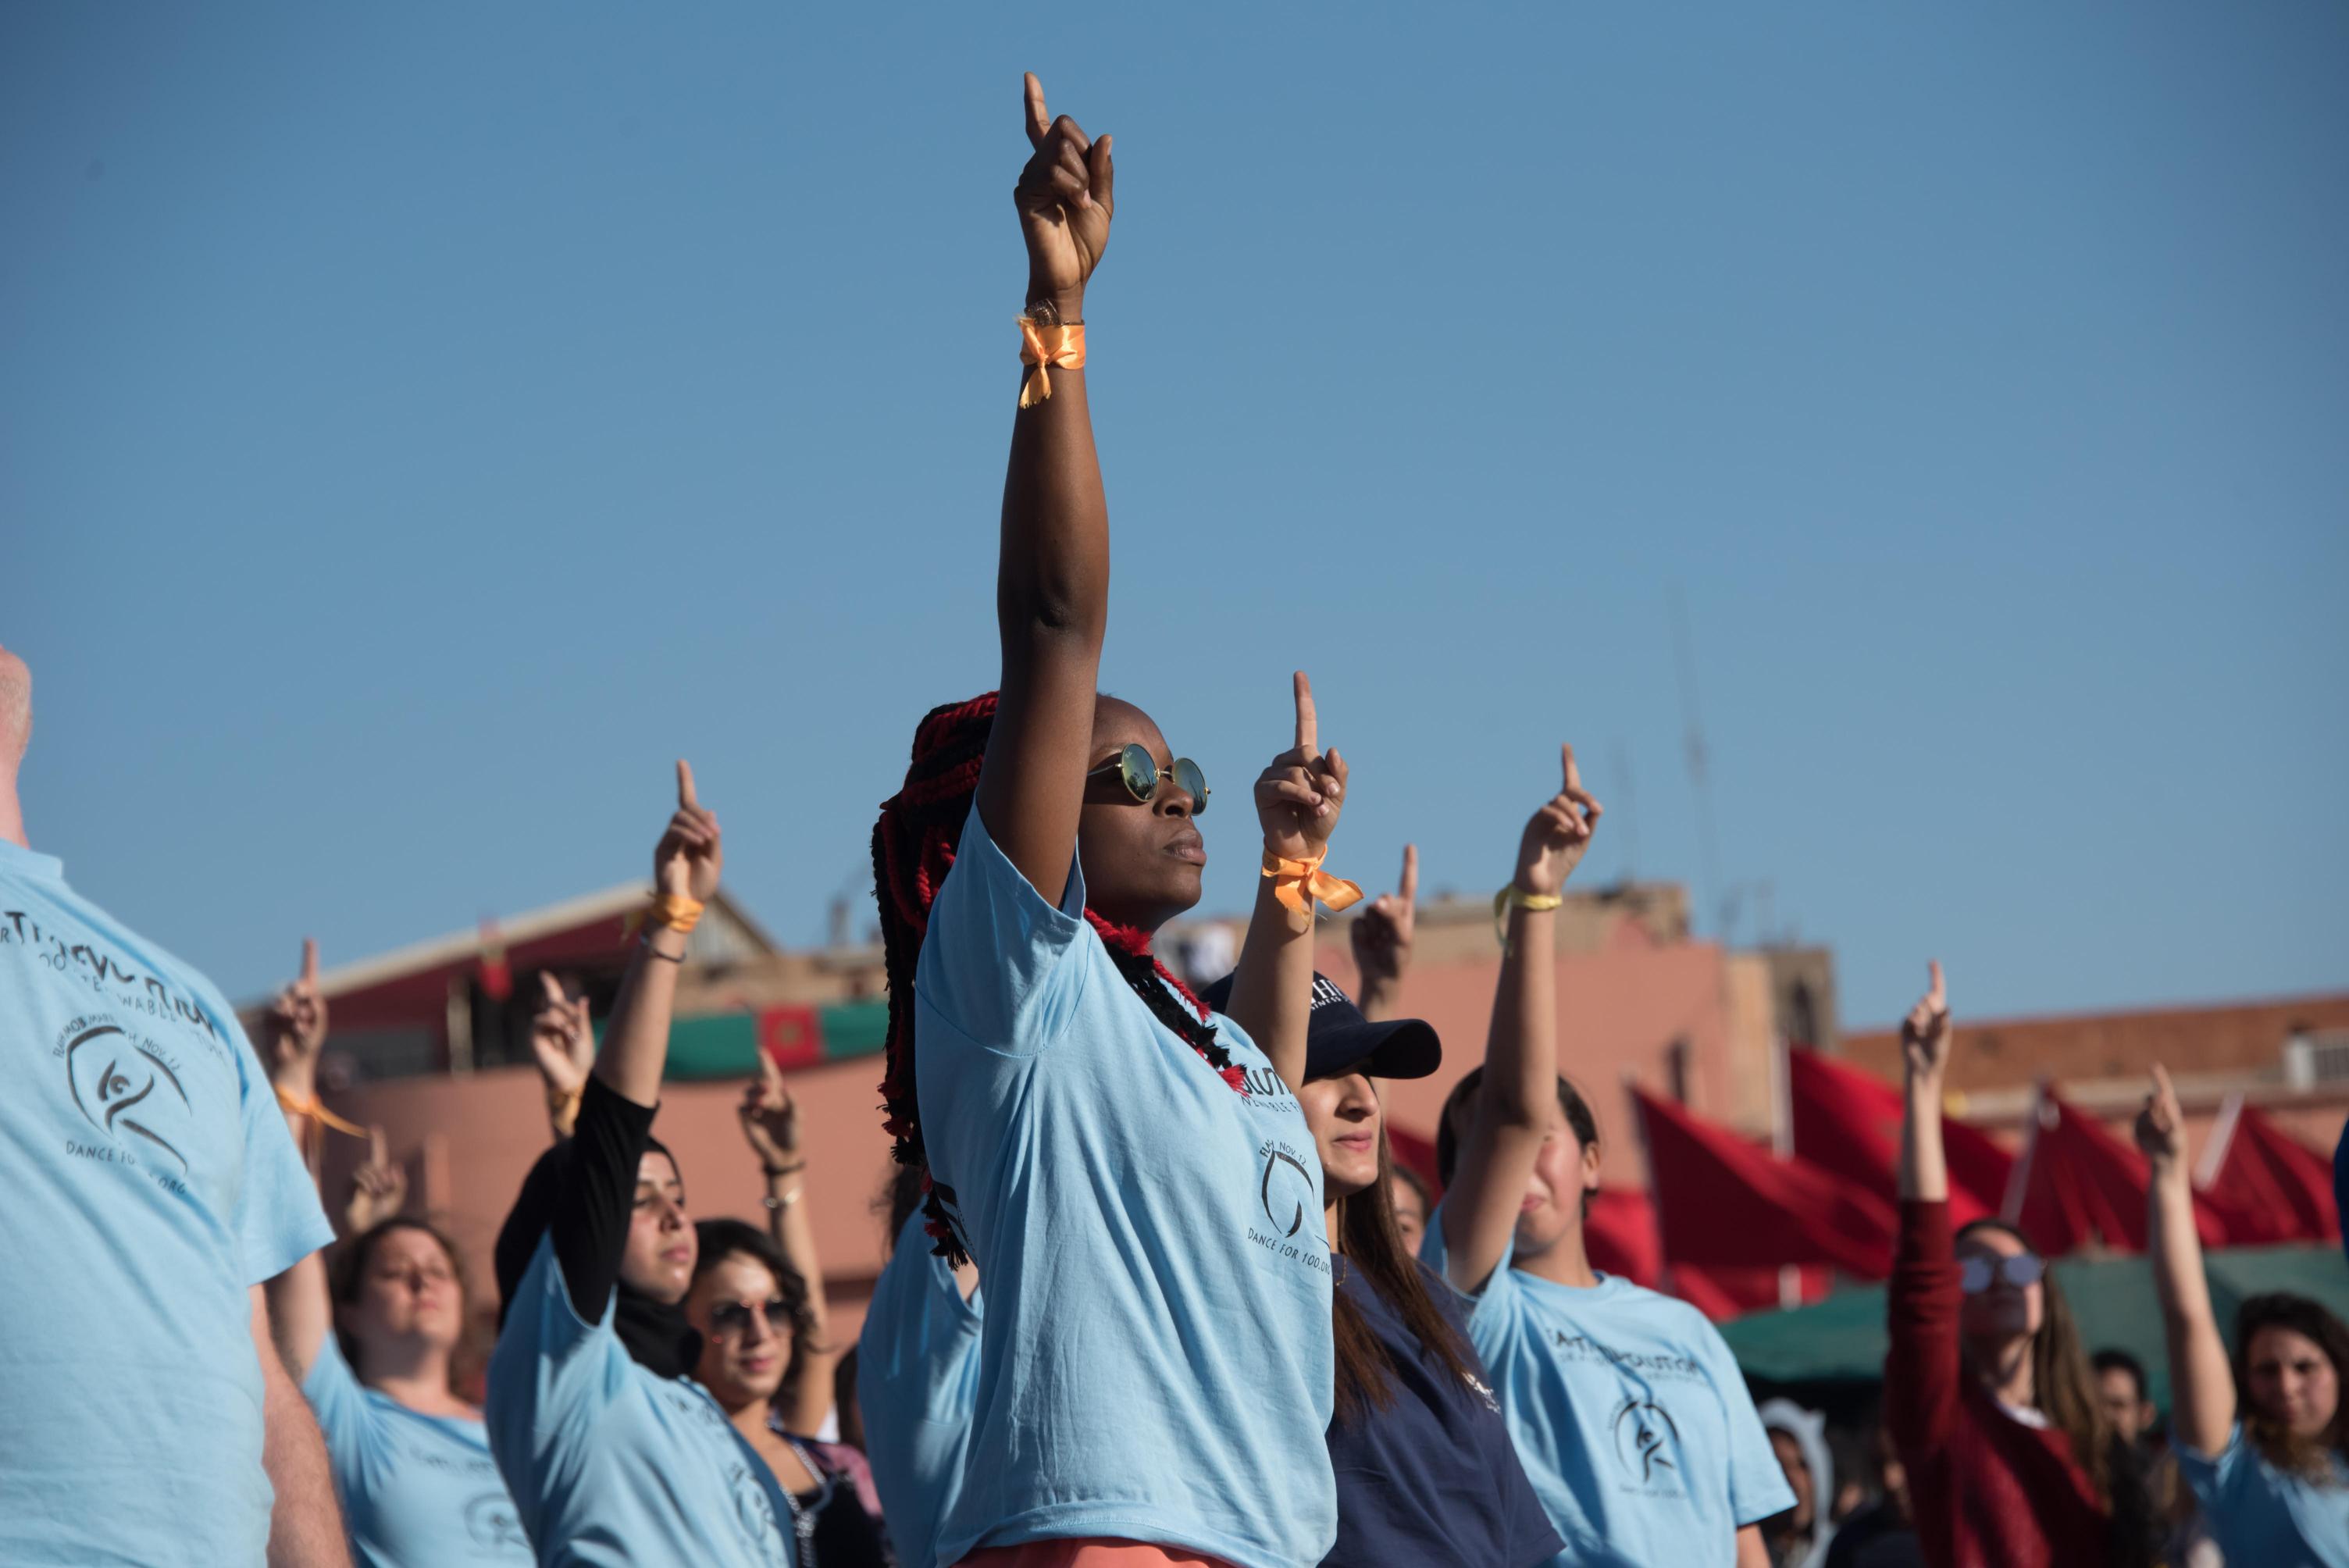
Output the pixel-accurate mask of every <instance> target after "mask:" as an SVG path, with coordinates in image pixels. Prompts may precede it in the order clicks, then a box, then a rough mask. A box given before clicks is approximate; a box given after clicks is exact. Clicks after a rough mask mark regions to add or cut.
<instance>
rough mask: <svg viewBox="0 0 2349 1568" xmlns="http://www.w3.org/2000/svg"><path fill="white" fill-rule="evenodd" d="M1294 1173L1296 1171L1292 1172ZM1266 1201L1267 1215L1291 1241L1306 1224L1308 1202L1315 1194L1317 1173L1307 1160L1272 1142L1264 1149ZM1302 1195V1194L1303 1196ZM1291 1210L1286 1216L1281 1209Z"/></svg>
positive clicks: (1262, 1193)
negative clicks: (1315, 1173)
mask: <svg viewBox="0 0 2349 1568" xmlns="http://www.w3.org/2000/svg"><path fill="white" fill-rule="evenodd" d="M1292 1173H1293V1174H1292ZM1259 1193H1260V1196H1261V1198H1262V1201H1263V1203H1264V1217H1265V1218H1266V1219H1267V1220H1268V1221H1270V1222H1272V1228H1273V1229H1274V1230H1276V1231H1278V1232H1279V1233H1280V1238H1281V1240H1283V1241H1287V1240H1288V1238H1289V1237H1291V1236H1293V1235H1295V1234H1296V1233H1298V1231H1299V1229H1301V1228H1302V1227H1303V1226H1304V1223H1305V1207H1306V1204H1305V1201H1306V1199H1308V1198H1310V1197H1311V1196H1312V1195H1313V1173H1312V1172H1311V1171H1308V1170H1306V1169H1305V1166H1304V1163H1303V1162H1302V1161H1299V1159H1298V1158H1297V1157H1296V1156H1295V1155H1293V1154H1291V1153H1289V1152H1288V1150H1285V1149H1278V1148H1274V1147H1272V1146H1270V1145H1268V1146H1267V1147H1266V1149H1265V1150H1264V1180H1263V1181H1262V1182H1261V1183H1259ZM1300 1194H1301V1196H1300ZM1283 1208H1289V1209H1291V1211H1292V1212H1290V1213H1289V1214H1288V1217H1286V1218H1283V1217H1282V1215H1281V1213H1280V1211H1281V1209H1283Z"/></svg>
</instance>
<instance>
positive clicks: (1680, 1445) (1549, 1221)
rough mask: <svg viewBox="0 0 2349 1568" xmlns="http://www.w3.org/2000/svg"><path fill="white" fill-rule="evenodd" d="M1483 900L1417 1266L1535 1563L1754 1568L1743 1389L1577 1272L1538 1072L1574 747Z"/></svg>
mask: <svg viewBox="0 0 2349 1568" xmlns="http://www.w3.org/2000/svg"><path fill="white" fill-rule="evenodd" d="M1561 761H1562V764H1563V769H1564V773H1565V781H1564V784H1563V786H1562V787H1561V788H1560V789H1559V790H1558V792H1557V795H1556V796H1554V797H1553V798H1552V799H1550V800H1549V801H1548V802H1547V804H1545V805H1544V806H1543V807H1542V808H1541V809H1540V810H1537V811H1536V812H1535V813H1534V814H1533V817H1532V819H1531V820H1528V821H1527V822H1526V829H1525V832H1524V835H1523V836H1522V837H1521V839H1520V840H1519V841H1518V845H1517V865H1516V875H1515V876H1513V877H1512V878H1511V879H1510V880H1509V882H1507V883H1506V884H1505V885H1504V886H1503V887H1502V889H1501V891H1500V892H1498V893H1497V894H1495V896H1494V900H1493V908H1494V911H1495V918H1496V919H1499V920H1502V921H1504V922H1505V925H1504V934H1503V942H1502V953H1501V975H1500V981H1499V985H1498V989H1497V991H1496V992H1495V996H1494V999H1493V1023H1492V1032H1491V1034H1490V1036H1489V1037H1487V1041H1486V1044H1485V1065H1484V1067H1483V1068H1480V1069H1478V1070H1477V1071H1476V1072H1474V1073H1471V1074H1470V1075H1469V1076H1468V1077H1467V1078H1464V1079H1462V1080H1461V1082H1460V1084H1459V1085H1458V1086H1457V1087H1455V1088H1454V1090H1453V1092H1452V1095H1451V1098H1450V1099H1448V1100H1447V1101H1446V1102H1445V1105H1444V1120H1443V1121H1442V1122H1441V1123H1440V1124H1439V1126H1438V1129H1437V1160H1438V1163H1439V1165H1440V1166H1441V1167H1442V1174H1443V1176H1444V1184H1445V1191H1444V1202H1441V1203H1440V1204H1438V1205H1437V1206H1436V1211H1435V1218H1434V1221H1433V1223H1431V1224H1430V1225H1429V1227H1428V1232H1427V1241H1426V1243H1425V1250H1424V1253H1423V1255H1424V1256H1425V1257H1426V1259H1427V1261H1428V1262H1429V1263H1430V1264H1433V1265H1434V1266H1435V1267H1437V1268H1439V1269H1440V1270H1442V1272H1443V1274H1444V1277H1445V1278H1446V1279H1447V1280H1449V1281H1450V1282H1451V1284H1452V1286H1453V1288H1454V1289H1455V1290H1457V1291H1459V1292H1460V1293H1461V1294H1463V1295H1465V1296H1467V1297H1469V1298H1470V1300H1471V1302H1472V1305H1471V1307H1470V1310H1469V1314H1468V1336H1469V1339H1470V1340H1471V1342H1472V1343H1474V1344H1475V1347H1476V1351H1477V1354H1479V1355H1481V1356H1482V1357H1484V1358H1485V1366H1486V1367H1490V1368H1491V1369H1492V1373H1493V1380H1494V1382H1495V1383H1496V1384H1497V1385H1498V1386H1499V1390H1500V1399H1501V1408H1502V1410H1503V1411H1504V1412H1505V1413H1506V1416H1507V1418H1508V1423H1509V1431H1510V1433H1511V1435H1512V1436H1514V1437H1515V1438H1516V1445H1517V1457H1518V1458H1519V1459H1520V1460H1523V1461H1524V1464H1525V1467H1526V1474H1527V1475H1528V1476H1530V1477H1531V1478H1532V1480H1533V1484H1534V1489H1535V1491H1537V1492H1538V1493H1539V1494H1540V1496H1541V1501H1542V1506H1543V1507H1544V1508H1545V1509H1546V1510H1547V1512H1548V1514H1549V1520H1550V1522H1551V1523H1552V1524H1554V1525H1556V1526H1557V1532H1558V1535H1559V1536H1560V1537H1561V1538H1562V1539H1563V1540H1564V1541H1565V1542H1566V1549H1565V1550H1564V1551H1563V1552H1561V1553H1559V1554H1558V1555H1557V1557H1555V1558H1554V1559H1552V1560H1551V1561H1552V1562H1553V1563H1557V1564H1559V1565H1561V1568H1563V1565H1564V1564H1568V1563H1572V1564H1575V1565H1576V1568H1585V1565H1599V1564H1604V1565H1608V1568H1615V1565H1620V1568H1645V1565H1646V1564H1651V1563H1673V1564H1689V1565H1691V1568H1707V1565H1710V1568H1728V1565H1729V1564H1732V1563H1735V1564H1737V1565H1738V1568H1764V1564H1765V1563H1766V1561H1767V1554H1766V1553H1765V1552H1764V1548H1763V1545H1762V1537H1761V1532H1760V1531H1759V1529H1758V1528H1757V1522H1759V1521H1761V1520H1764V1519H1767V1518H1768V1517H1769V1516H1770V1515H1772V1514H1774V1513H1776V1512H1778V1511H1780V1510H1782V1509H1786V1508H1791V1507H1793V1506H1794V1502H1795V1495H1794V1493H1793V1491H1790V1490H1789V1489H1788V1487H1787V1485H1786V1477H1785V1471H1784V1470H1781V1469H1780V1468H1779V1466H1778V1460H1777V1457H1776V1456H1775V1454H1773V1453H1772V1452H1771V1449H1770V1440H1769V1439H1768V1438H1767V1437H1766V1436H1765V1435H1764V1432H1763V1430H1762V1421H1761V1418H1760V1417H1758V1416H1756V1415H1755V1414H1754V1400H1753V1398H1752V1397H1751V1396H1750V1395H1748V1394H1747V1393H1746V1391H1745V1379H1744V1377H1743V1376H1741V1375H1740V1374H1739V1372H1738V1370H1737V1363H1736V1362H1735V1360H1733V1358H1732V1357H1731V1356H1730V1354H1729V1346H1727V1345H1725V1344H1723V1342H1722V1338H1721V1336H1720V1334H1718V1333H1717V1332H1715V1330H1714V1329H1713V1325H1711V1324H1710V1323H1707V1322H1706V1321H1705V1320H1704V1316H1703V1315H1702V1314H1701V1313H1699V1312H1698V1311H1697V1310H1696V1309H1695V1308H1694V1307H1692V1306H1690V1305H1688V1304H1687V1303H1686V1302H1683V1301H1678V1300H1675V1299H1673V1298H1672V1297H1671V1296H1667V1295H1657V1294H1656V1293H1655V1292H1654V1291H1651V1290H1644V1289H1642V1288H1640V1286H1638V1285H1635V1284H1632V1283H1631V1282H1630V1280H1627V1279H1623V1278H1620V1277H1619V1276H1617V1275H1614V1274H1600V1273H1599V1271H1598V1270H1596V1269H1594V1268H1592V1267H1591V1266H1590V1257H1589V1253H1588V1251H1587V1250H1586V1249H1585V1246H1584V1237H1583V1222H1584V1219H1585V1216H1586V1215H1587V1213H1588V1209H1589V1206H1590V1194H1591V1193H1592V1192H1593V1191H1597V1189H1598V1186H1599V1130H1598V1125H1597V1123H1596V1122H1595V1121H1594V1119H1592V1117H1591V1115H1590V1108H1589V1107H1588V1105H1586V1104H1585V1103H1584V1102H1583V1099H1582V1096H1581V1095H1580V1094H1579V1093H1578V1091H1577V1090H1576V1089H1575V1088H1574V1086H1573V1085H1571V1084H1569V1083H1568V1082H1567V1081H1566V1079H1565V1078H1561V1077H1559V1076H1558V1071H1557V934H1556V932H1555V929H1554V927H1555V926H1556V924H1557V908H1558V906H1559V905H1560V904H1561V903H1564V902H1565V900H1564V897H1563V889H1564V888H1565V885H1566V879H1567V878H1568V876H1569V875H1570V874H1572V872H1573V871H1574V868H1575V867H1576V866H1577V865H1578V864H1580V863H1581V861H1582V857H1583V854H1584V851H1587V850H1588V848H1589V847H1590V836H1591V833H1592V831H1593V830H1595V829H1596V828H1597V826H1598V823H1599V810H1600V809H1599V802H1598V801H1596V800H1594V799H1591V797H1590V795H1589V794H1588V791H1586V790H1585V789H1583V787H1582V776H1581V773H1580V772H1579V770H1578V769H1577V768H1576V767H1575V762H1574V748H1572V747H1570V746H1569V747H1566V748H1562V755H1561Z"/></svg>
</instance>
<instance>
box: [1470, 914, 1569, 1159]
mask: <svg viewBox="0 0 2349 1568" xmlns="http://www.w3.org/2000/svg"><path fill="white" fill-rule="evenodd" d="M1556 1096H1557V914H1556V913H1554V912H1552V911H1549V910H1537V909H1527V908H1526V907H1525V906H1524V905H1523V904H1513V905H1511V906H1510V910H1509V946H1508V952H1507V953H1506V954H1504V955H1503V957H1502V959H1501V979H1500V984H1499V985H1497V986H1495V989H1494V992H1493V1018H1492V1022H1491V1024H1490V1025H1489V1026H1487V1029H1486V1033H1485V1097H1486V1103H1487V1104H1488V1105H1489V1106H1490V1107H1491V1109H1492V1114H1493V1116H1494V1117H1495V1119H1497V1121H1498V1122H1499V1123H1500V1124H1502V1125H1507V1126H1516V1127H1539V1126H1542V1125H1544V1124H1545V1123H1547V1121H1548V1119H1549V1108H1550V1104H1551V1101H1552V1100H1553V1099H1554V1098H1555V1097H1556Z"/></svg>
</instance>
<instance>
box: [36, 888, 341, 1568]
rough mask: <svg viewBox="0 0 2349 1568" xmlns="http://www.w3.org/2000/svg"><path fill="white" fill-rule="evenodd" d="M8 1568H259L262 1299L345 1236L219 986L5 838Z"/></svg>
mask: <svg viewBox="0 0 2349 1568" xmlns="http://www.w3.org/2000/svg"><path fill="white" fill-rule="evenodd" d="M0 1059H5V1073H6V1078H7V1083H8V1089H7V1092H6V1093H5V1094H0V1412H5V1414H0V1563H11V1564H15V1563H140V1564H145V1563H223V1564H245V1563H255V1564H257V1563H260V1562H261V1560H262V1554H263V1552H264V1548H265V1546H266V1544H267V1542H268V1539H269V1506H270V1502H271V1500H272V1495H273V1494H272V1492H271V1491H270V1486H269V1480H268V1477H267V1476H266V1474H264V1471H263V1470H262V1468H261V1442H262V1387H261V1363H260V1361H259V1359H258V1358H257V1357H255V1356H254V1344H253V1328H252V1324H253V1302H252V1295H251V1291H250V1287H251V1286H253V1285H254V1284H259V1283H260V1282H262V1281H263V1280H265V1279H268V1278H269V1277H271V1276H272V1275H274V1274H281V1273H283V1272H284V1271H285V1270H286V1269H287V1268H290V1267H291V1266H293V1264H295V1263H297V1262H299V1261H300V1260H301V1259H302V1258H303V1257H304V1256H305V1255H306V1254H308V1253H313V1252H316V1250H317V1249H318V1248H320V1247H322V1246H324V1245H326V1243H329V1242H331V1241H333V1240H334V1231H333V1229H332V1228H331V1227H330V1226H329V1225H328V1224H327V1223H326V1214H325V1213H324V1212H322V1211H321V1210H320V1209H319V1207H318V1195H317V1190H316V1187H315V1186H314V1185H313V1184H312V1183H311V1181H310V1176H309V1172H308V1171H305V1170H304V1169H303V1166H302V1160H301V1156H300V1155H299V1154H297V1153H296V1152H295V1149H294V1140H293V1139H292V1138H291V1137H290V1136H288V1135H287V1133H286V1130H285V1113H284V1112H282V1111H281V1110H279V1109H278V1108H277V1100H276V1097H275V1096H274V1094H272V1093H271V1091H270V1088H269V1080H268V1077H267V1075H266V1074H265V1073H264V1070H263V1068H262V1066H261V1061H260V1058H259V1057H255V1056H254V1052H253V1047H252V1046H251V1045H250V1044H248V1043H247V1042H246V1040H245V1037H244V1033H243V1030H242V1029H240V1028H239V1027H238V1026H237V1022H236V1014H235V1011H234V1010H233V1008H231V1007H230V1006H229V1005H228V1003H227V1001H226V1000H225V999H224V998H222V995H220V993H219V992H218V991H216V990H214V989H213V988H212V983H211V982H210V981H208V980H206V979H205V978H204V977H203V976H202V975H199V974H197V973H196V972H195V971H194V970H193V969H191V968H189V967H188V966H187V965H184V964H181V962H180V961H179V960H177V959H175V958H173V957H172V956H171V954H168V953H165V952H164V951H163V950H162V949H160V948H159V947H157V946H155V945H154V944H151V943H149V942H146V941H144V940H143V939H141V938H140V937H139V936H137V935H135V934H133V933H131V932H130V931H129V930H128V929H127V928H125V927H124V926H122V925H120V924H119V923H117V922H115V921H114V920H112V919H111V918H109V916H108V915H107V914H106V913H105V912H103V911H102V910H100V909H98V907H97V906H96V905H95V904H92V903H89V902H88V900H86V899H84V898H82V897H80V896H79V895H78V894H77V893H75V892H73V891H72V890H71V889H70V888H68V887H67V885H66V882H65V872H64V868H63V867H62V866H61V865H60V864H59V863H58V862H57V861H56V860H55V859H53V858H52V857H50V856H47V855H36V854H34V853H32V852H31V851H27V850H25V849H22V848H20V847H19V846H17V845H16V844H13V843H7V842H0Z"/></svg>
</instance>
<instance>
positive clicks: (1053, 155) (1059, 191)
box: [1011, 71, 1116, 325]
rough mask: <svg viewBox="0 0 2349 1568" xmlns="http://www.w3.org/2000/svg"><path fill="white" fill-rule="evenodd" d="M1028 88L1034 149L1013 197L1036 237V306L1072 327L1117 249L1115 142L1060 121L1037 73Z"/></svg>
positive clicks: (1032, 283)
mask: <svg viewBox="0 0 2349 1568" xmlns="http://www.w3.org/2000/svg"><path fill="white" fill-rule="evenodd" d="M1023 92H1024V98H1025V103H1024V106H1023V115H1024V118H1025V120H1026V123H1027V128H1028V145H1029V147H1030V149H1031V151H1030V155H1029V159H1028V163H1027V167H1025V168H1023V169H1022V170H1020V171H1019V185H1018V186H1017V187H1016V188H1015V189H1014V190H1013V191H1012V193H1011V200H1012V202H1013V204H1014V205H1015V206H1017V207H1018V208H1019V232H1020V234H1021V236H1022V237H1023V238H1025V240H1026V241H1027V242H1028V304H1029V307H1030V310H1031V312H1036V313H1038V314H1039V315H1047V314H1049V318H1050V321H1052V322H1054V323H1057V324H1060V325H1070V324H1073V323H1076V322H1080V321H1082V320H1083V319H1084V300H1085V283H1086V280H1087V279H1089V278H1091V277H1092V273H1093V268H1094V267H1096V266H1098V265H1100V263H1101V257H1102V251H1104V250H1106V249H1107V248H1108V247H1109V222H1110V215H1111V212H1112V210H1113V208H1114V207H1115V205H1116V198H1115V189H1116V170H1114V169H1113V168H1112V166H1111V163H1110V139H1109V138H1108V137H1106V136H1103V137H1102V138H1100V139H1097V140H1096V139H1092V138H1090V137H1088V136H1086V135H1085V133H1084V131H1083V130H1082V129H1080V128H1079V127H1078V125H1077V122H1076V121H1075V120H1073V119H1070V118H1069V117H1068V116H1067V115H1062V116H1061V117H1060V118H1059V119H1053V118H1052V116H1051V115H1050V113H1048V112H1047V111H1046V109H1045V108H1044V84H1043V83H1041V82H1040V81H1038V80H1037V79H1036V77H1035V73H1033V72H1032V71H1031V72H1030V73H1029V74H1028V76H1027V77H1026V78H1025V81H1024V84H1023Z"/></svg>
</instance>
